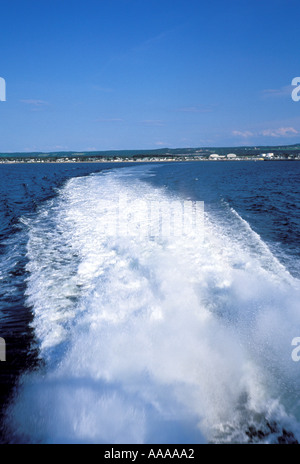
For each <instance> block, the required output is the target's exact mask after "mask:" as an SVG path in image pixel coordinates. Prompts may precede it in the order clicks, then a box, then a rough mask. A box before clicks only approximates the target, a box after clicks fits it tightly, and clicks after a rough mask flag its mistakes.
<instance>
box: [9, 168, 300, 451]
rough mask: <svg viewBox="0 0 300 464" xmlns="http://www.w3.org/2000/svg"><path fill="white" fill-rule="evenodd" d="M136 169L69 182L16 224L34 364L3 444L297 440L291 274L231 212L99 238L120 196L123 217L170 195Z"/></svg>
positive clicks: (294, 282)
mask: <svg viewBox="0 0 300 464" xmlns="http://www.w3.org/2000/svg"><path fill="white" fill-rule="evenodd" d="M147 175H149V173H148V172H147V171H146V170H145V168H144V167H143V168H131V169H122V170H115V171H111V172H108V173H103V174H101V175H94V176H89V177H84V178H76V179H72V180H70V181H69V182H68V183H67V184H66V186H65V187H64V188H63V189H62V190H61V191H60V194H59V196H58V198H56V199H54V200H51V202H48V203H47V204H45V205H44V207H43V208H41V210H40V211H39V214H38V216H37V218H36V219H35V220H32V221H31V222H30V223H29V230H28V233H29V242H28V249H27V255H28V259H29V264H28V272H29V273H30V277H29V279H28V282H27V302H28V305H30V306H31V307H32V308H33V311H34V327H35V332H36V336H37V338H38V340H39V345H40V356H41V359H42V360H43V363H44V366H43V368H41V370H40V371H38V372H35V373H28V374H27V375H25V376H24V377H23V378H22V383H21V385H20V388H19V391H18V394H17V395H16V398H15V401H14V403H13V404H12V405H11V407H10V409H9V411H8V417H9V419H8V422H9V425H10V427H11V429H12V430H14V439H13V440H15V441H31V442H42V443H59V442H63V443H72V442H88V443H145V442H147V443H155V442H158V443H159V442H160V443H172V442H173V443H189V442H194V443H195V442H207V441H212V442H239V443H241V442H249V441H254V442H255V441H258V442H278V441H282V442H284V441H288V440H293V439H296V438H297V439H298V440H299V439H300V434H299V427H298V421H299V418H300V415H299V399H298V394H297V382H298V379H299V367H298V365H297V363H293V362H292V360H291V340H292V338H293V337H294V336H297V335H299V334H297V333H295V328H297V327H299V322H300V316H299V311H298V301H299V282H298V281H297V280H296V279H293V278H292V277H291V276H290V275H289V274H288V273H287V272H286V270H285V269H284V268H283V266H281V264H280V263H279V262H278V261H277V260H276V259H275V258H274V257H273V255H272V253H271V252H270V251H269V249H268V248H267V247H266V246H265V244H264V243H263V242H262V241H261V239H260V237H259V236H258V235H257V234H255V233H254V232H253V231H252V229H251V227H250V226H249V224H247V223H245V222H244V221H243V220H242V218H240V217H239V216H238V214H237V213H235V212H234V211H230V210H228V213H227V216H226V223H222V224H220V222H219V221H218V219H217V218H212V217H211V216H209V215H207V214H206V216H205V233H204V238H203V237H202V236H201V234H195V233H191V234H189V235H188V236H186V235H185V236H184V235H181V236H180V234H178V236H173V237H153V236H145V235H143V236H142V237H138V236H135V237H132V236H126V235H123V236H122V235H121V236H120V235H119V236H117V235H107V234H104V233H103V227H104V225H109V224H110V223H111V221H112V218H114V217H115V216H114V215H115V211H116V207H117V202H118V201H119V199H120V196H121V197H122V195H126V198H127V200H128V202H127V203H126V204H127V206H126V208H127V210H126V211H125V213H124V211H123V213H124V214H123V215H122V217H123V218H125V221H126V220H127V219H128V217H129V216H130V214H132V209H131V206H130V205H131V204H132V203H131V202H133V201H134V200H135V199H136V198H143V199H145V200H147V201H160V202H162V201H169V200H170V198H169V196H168V195H167V193H166V192H165V191H164V190H163V189H155V188H154V187H152V186H151V185H149V184H147V183H145V182H143V177H144V176H147ZM100 200H105V205H106V206H105V207H104V206H103V202H102V201H100ZM173 200H178V198H175V197H174V198H173ZM136 213H137V214H138V213H139V212H136ZM140 213H141V211H140ZM143 214H144V213H143ZM141 216H142V214H140V216H139V217H141ZM126 218H127V219H126ZM142 220H145V221H146V220H147V217H144V218H143V217H142ZM125 226H126V224H125V223H124V222H123V223H120V224H119V227H121V228H122V227H125ZM233 231H234V234H233ZM292 434H293V435H292Z"/></svg>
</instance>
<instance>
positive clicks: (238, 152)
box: [0, 144, 300, 163]
mask: <svg viewBox="0 0 300 464" xmlns="http://www.w3.org/2000/svg"><path fill="white" fill-rule="evenodd" d="M216 155H217V156H216ZM211 160H214V161H229V160H230V161H241V160H257V161H258V160H259V161H269V160H300V144H295V145H281V146H248V147H204V148H160V149H155V150H151V149H150V150H111V151H88V152H75V151H63V152H51V153H41V152H32V153H29V152H27V153H24V152H23V153H0V163H72V162H73V163H74V162H81V163H82V162H84V163H88V162H153V161H156V162H159V161H211Z"/></svg>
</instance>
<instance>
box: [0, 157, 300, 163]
mask: <svg viewBox="0 0 300 464" xmlns="http://www.w3.org/2000/svg"><path fill="white" fill-rule="evenodd" d="M192 161H194V162H214V163H216V162H217V163H220V162H239V161H300V158H271V159H266V158H259V157H246V156H245V157H237V158H235V159H227V158H220V159H209V158H198V159H195V158H189V159H188V158H187V157H184V158H181V157H178V158H176V159H166V158H160V157H157V158H155V159H143V158H136V159H133V158H131V159H128V158H124V159H113V158H111V159H109V158H105V159H100V158H99V159H82V158H81V159H65V158H58V159H55V160H53V159H51V158H45V159H32V158H28V159H18V158H11V159H4V160H1V159H0V164H82V163H95V164H96V163H174V162H175V163H176V162H177V163H178V162H181V163H182V162H192Z"/></svg>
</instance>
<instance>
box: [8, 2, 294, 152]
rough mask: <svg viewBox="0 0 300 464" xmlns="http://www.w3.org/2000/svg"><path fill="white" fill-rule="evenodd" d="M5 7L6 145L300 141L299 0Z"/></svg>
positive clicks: (48, 147)
mask: <svg viewBox="0 0 300 464" xmlns="http://www.w3.org/2000/svg"><path fill="white" fill-rule="evenodd" d="M0 7H1V30H0V51H1V53H0V76H1V77H3V78H4V79H5V81H6V86H7V94H6V98H7V101H5V102H0V152H13V151H44V152H48V151H62V150H75V151H87V150H110V149H111V150H115V149H148V148H149V149H150V148H162V147H170V148H175V147H200V146H239V145H268V144H272V145H279V144H289V143H298V142H300V101H299V102H294V101H293V100H292V98H291V91H292V87H291V81H292V79H293V78H294V77H296V76H299V75H300V58H299V44H298V39H299V17H300V2H299V1H294V0H249V1H248V0H227V1H225V0H209V1H208V0H205V1H201V0H85V1H77V0H1V2H0Z"/></svg>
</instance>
